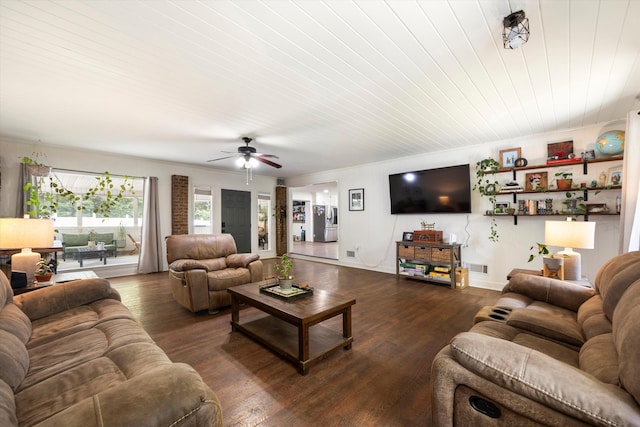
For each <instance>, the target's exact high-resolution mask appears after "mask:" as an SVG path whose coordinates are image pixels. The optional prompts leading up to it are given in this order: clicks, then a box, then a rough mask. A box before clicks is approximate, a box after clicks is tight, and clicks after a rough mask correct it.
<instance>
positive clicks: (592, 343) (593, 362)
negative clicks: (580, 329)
mask: <svg viewBox="0 0 640 427" xmlns="http://www.w3.org/2000/svg"><path fill="white" fill-rule="evenodd" d="M580 369H582V370H583V371H585V372H588V373H590V374H591V375H593V376H594V377H596V378H597V379H599V380H600V381H602V382H605V383H607V384H613V385H616V386H619V385H620V381H619V379H618V353H617V352H616V347H615V345H614V344H613V334H601V335H598V336H595V337H593V338H591V339H589V340H587V342H585V343H584V345H583V346H582V348H581V349H580Z"/></svg>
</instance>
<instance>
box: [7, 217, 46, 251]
mask: <svg viewBox="0 0 640 427" xmlns="http://www.w3.org/2000/svg"><path fill="white" fill-rule="evenodd" d="M51 246H53V220H51V219H31V218H0V249H22V248H48V247H51Z"/></svg>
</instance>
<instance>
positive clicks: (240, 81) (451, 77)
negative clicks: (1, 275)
mask: <svg viewBox="0 0 640 427" xmlns="http://www.w3.org/2000/svg"><path fill="white" fill-rule="evenodd" d="M520 9H523V10H524V11H525V12H526V14H527V17H528V18H529V22H530V26H531V38H530V40H529V42H528V43H527V44H525V45H524V46H523V47H522V48H520V49H517V50H506V49H504V48H503V47H502V40H501V30H502V19H503V18H504V16H506V15H508V14H509V13H510V10H513V11H516V10H520ZM639 23H640V0H602V1H596V0H572V1H571V0H537V1H535V0H511V2H510V3H509V1H508V0H475V1H474V0H431V1H392V0H389V1H374V0H361V1H345V0H333V1H314V0H308V1H255V0H243V1H189V0H182V1H162V2H161V1H133V0H123V1H84V0H83V1H77V0H68V1H14V0H0V136H3V137H7V138H10V139H15V138H18V139H22V140H24V141H26V142H28V143H36V142H37V141H41V144H42V146H44V147H45V148H46V146H47V145H49V144H50V145H52V146H54V147H55V146H71V147H83V148H88V149H95V150H105V151H109V152H114V153H122V154H130V155H135V156H143V157H148V158H157V159H168V160H172V161H180V162H188V163H195V164H201V165H208V166H210V167H229V168H233V167H234V166H233V160H225V161H220V162H215V163H206V162H205V160H207V159H213V158H218V157H222V156H223V155H224V153H222V151H235V149H236V147H237V146H239V145H241V143H240V139H239V138H240V137H241V136H245V135H248V136H252V137H255V139H256V144H255V146H256V147H257V149H258V151H259V152H263V153H272V154H276V155H278V156H279V157H280V159H279V160H278V161H279V162H280V163H282V164H283V165H284V167H283V168H282V169H280V170H276V169H272V168H269V167H267V166H261V167H260V169H259V170H257V171H255V173H259V174H265V175H272V176H282V177H287V176H293V175H298V174H302V173H306V172H314V171H320V170H326V169H333V168H338V167H345V166H350V165H354V164H360V163H366V162H373V161H380V160H385V159H390V158H397V157H405V156H410V155H412V154H414V153H426V152H431V151H438V150H444V149H448V148H452V147H461V146H465V145H473V144H478V143H482V142H487V141H495V140H501V139H506V138H513V137H517V136H522V135H530V134H535V133H540V132H548V131H554V130H560V129H567V128H574V127H580V126H586V125H590V124H595V123H600V122H607V121H611V120H618V119H621V118H624V117H625V115H626V113H627V112H628V111H629V110H631V109H633V108H638V106H640V102H638V101H637V100H636V97H637V96H638V95H639V94H640V35H639V34H640V31H639V30H638V25H639ZM54 147H51V148H50V149H55V148H54Z"/></svg>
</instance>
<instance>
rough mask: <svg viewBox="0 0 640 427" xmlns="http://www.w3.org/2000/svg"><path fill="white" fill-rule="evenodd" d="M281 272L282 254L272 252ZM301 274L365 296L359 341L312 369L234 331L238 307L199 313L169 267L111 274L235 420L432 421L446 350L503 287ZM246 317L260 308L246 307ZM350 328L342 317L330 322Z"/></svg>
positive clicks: (301, 270) (142, 318) (346, 272)
mask: <svg viewBox="0 0 640 427" xmlns="http://www.w3.org/2000/svg"><path fill="white" fill-rule="evenodd" d="M263 262H264V263H265V274H266V275H269V274H272V271H273V269H272V266H273V262H274V260H263ZM294 273H295V275H296V280H297V281H299V282H300V283H309V284H310V285H311V286H313V287H316V288H319V289H326V290H328V291H331V292H335V293H339V294H342V295H344V296H351V297H355V298H356V305H354V306H353V312H352V318H353V336H354V342H353V348H352V349H351V350H347V351H339V352H337V353H335V354H333V355H331V356H330V357H328V358H327V359H325V360H323V361H321V362H320V363H318V364H317V365H315V366H313V367H312V368H311V369H310V371H309V373H308V374H307V375H306V376H302V375H300V374H298V372H297V371H296V369H295V367H294V366H293V365H292V364H290V363H289V362H287V361H285V360H284V359H282V358H280V357H279V356H277V355H275V354H273V353H272V352H270V351H269V350H267V349H266V348H263V347H262V346H261V345H259V344H257V343H255V342H253V341H252V340H251V339H249V338H248V337H246V336H244V335H242V334H240V333H238V332H233V333H232V332H231V326H230V324H229V322H230V319H231V314H230V309H228V308H227V309H224V310H222V311H220V313H218V314H215V315H210V314H206V313H202V314H193V313H191V312H189V311H187V310H185V309H184V308H182V307H181V306H179V305H178V304H177V303H176V302H175V301H174V300H173V297H172V296H171V290H170V288H169V282H168V273H156V274H149V275H137V276H127V277H119V278H112V279H109V280H110V281H111V283H112V285H113V286H114V287H115V288H116V289H117V290H118V291H119V292H120V294H121V296H122V300H123V302H124V304H125V305H126V306H127V307H129V309H130V310H131V311H132V312H133V313H134V315H135V316H136V318H137V319H138V320H139V322H140V323H141V324H142V326H143V327H144V328H145V329H146V330H147V332H148V333H149V334H150V335H151V337H152V338H153V339H154V340H155V341H156V343H157V344H158V345H159V346H160V347H161V348H162V349H163V350H164V351H165V352H166V353H167V354H168V355H169V357H170V358H171V359H172V360H173V361H174V362H185V363H188V364H189V365H191V366H193V367H194V368H195V369H196V370H197V371H198V372H199V373H200V375H201V376H202V377H203V379H204V381H205V382H206V383H207V384H208V385H209V386H210V387H211V388H212V389H213V391H214V392H215V393H216V394H217V396H218V398H219V399H220V401H221V403H222V407H223V414H224V418H225V425H226V426H292V427H293V426H295V427H297V426H311V425H313V426H409V425H411V426H418V425H420V426H427V425H429V424H430V407H431V403H430V398H431V397H430V386H429V380H430V369H431V362H432V360H433V358H434V356H435V355H436V353H437V352H438V351H439V350H440V349H441V348H442V347H443V346H444V345H446V344H447V343H448V341H449V340H450V339H451V338H452V337H453V336H454V335H455V334H457V333H458V332H462V331H465V330H468V329H469V328H470V327H471V326H472V320H473V316H474V315H475V313H476V312H477V311H478V310H479V309H480V308H482V307H483V306H485V305H492V304H493V302H494V301H495V300H496V299H497V298H498V292H496V291H490V290H483V289H474V288H468V289H465V290H452V289H450V288H447V287H445V286H439V285H432V284H427V283H425V282H420V281H413V280H407V279H402V278H401V279H397V278H396V277H395V276H394V275H391V274H386V273H378V272H373V271H367V270H360V269H354V268H348V267H340V266H334V265H329V264H323V263H317V262H311V261H303V260H296V261H295V270H294ZM242 310H243V311H242V312H241V317H242V316H245V315H251V314H253V313H252V312H250V311H254V310H256V309H254V308H252V307H245V308H244V309H242ZM323 326H327V327H330V328H333V329H335V330H336V331H341V330H342V329H341V328H342V321H341V319H340V318H335V319H330V320H329V321H326V322H324V323H323Z"/></svg>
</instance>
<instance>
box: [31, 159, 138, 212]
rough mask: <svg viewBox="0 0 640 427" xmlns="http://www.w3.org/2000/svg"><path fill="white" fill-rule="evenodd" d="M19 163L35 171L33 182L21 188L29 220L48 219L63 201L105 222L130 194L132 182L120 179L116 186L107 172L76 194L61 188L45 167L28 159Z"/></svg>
mask: <svg viewBox="0 0 640 427" xmlns="http://www.w3.org/2000/svg"><path fill="white" fill-rule="evenodd" d="M22 163H23V164H25V165H27V167H29V168H30V169H33V171H38V172H37V173H36V174H34V173H33V172H32V175H33V176H34V178H35V179H34V181H32V182H27V183H26V184H25V185H24V187H23V190H24V192H25V194H26V199H27V205H28V206H29V208H30V209H29V210H28V211H27V213H28V214H29V216H31V217H33V218H50V217H51V216H52V215H53V214H55V213H57V212H58V205H59V204H60V203H62V202H63V201H67V202H69V203H70V204H71V205H73V206H75V207H76V209H77V210H79V211H85V210H87V209H89V210H90V211H91V212H92V213H94V214H96V215H97V216H101V217H104V218H108V217H109V216H110V214H111V210H112V209H113V208H115V207H116V205H117V204H118V203H119V202H120V201H121V200H122V198H123V197H124V196H125V195H126V194H134V186H133V178H131V177H128V176H125V177H124V181H123V182H122V184H120V185H116V184H115V183H114V182H113V179H112V178H111V175H110V174H109V172H104V173H103V174H102V175H100V176H98V177H96V180H95V182H94V183H93V185H91V186H90V187H89V188H88V189H87V190H86V191H85V192H84V193H82V194H76V193H74V192H73V191H71V190H69V189H67V188H66V187H65V186H64V184H63V183H62V182H61V181H60V179H59V178H58V177H57V176H56V174H55V173H53V172H52V171H51V168H50V167H49V166H45V165H43V164H41V163H39V162H38V161H37V160H34V159H32V158H30V157H23V158H22ZM45 172H46V173H45ZM97 196H99V197H97ZM88 207H89V208H88Z"/></svg>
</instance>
